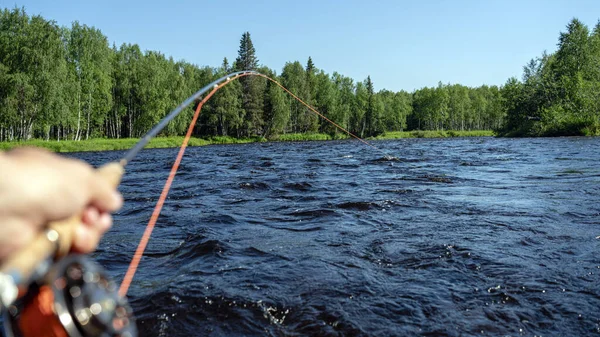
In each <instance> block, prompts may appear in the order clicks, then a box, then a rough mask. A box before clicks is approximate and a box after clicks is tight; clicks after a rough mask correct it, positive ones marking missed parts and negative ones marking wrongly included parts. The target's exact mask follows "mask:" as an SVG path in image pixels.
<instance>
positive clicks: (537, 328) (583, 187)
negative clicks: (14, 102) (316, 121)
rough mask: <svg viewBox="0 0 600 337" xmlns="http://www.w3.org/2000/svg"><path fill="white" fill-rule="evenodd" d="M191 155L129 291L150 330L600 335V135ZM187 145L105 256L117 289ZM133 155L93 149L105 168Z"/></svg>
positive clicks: (130, 195)
mask: <svg viewBox="0 0 600 337" xmlns="http://www.w3.org/2000/svg"><path fill="white" fill-rule="evenodd" d="M373 144H374V145H375V146H377V147H378V148H380V149H382V150H383V151H385V152H387V153H389V154H391V155H393V156H396V157H397V158H398V159H399V160H386V158H384V155H383V154H382V153H380V152H378V151H375V150H373V149H371V148H369V147H367V146H365V145H362V144H360V143H359V142H356V141H329V142H300V143H255V144H246V145H223V146H206V147H195V148H188V150H187V152H186V155H185V157H184V159H183V162H182V165H181V168H180V171H179V173H178V174H177V176H176V178H175V181H174V184H173V187H172V191H171V193H170V196H169V198H168V199H167V202H166V203H165V207H164V209H163V212H162V214H161V216H160V219H159V220H158V223H157V226H156V228H155V230H154V233H153V235H152V238H151V240H150V243H149V245H148V248H147V250H146V254H145V256H144V258H143V259H142V261H141V264H140V267H139V270H138V273H137V274H136V276H135V278H134V281H133V284H132V287H131V289H130V291H129V298H130V301H131V303H132V306H133V309H134V312H135V313H136V315H137V318H138V326H139V329H140V334H141V335H142V336H205V335H206V336H482V335H484V336H486V335H493V336H504V335H510V336H585V335H598V334H600V310H599V308H600V151H599V149H600V138H553V139H547V138H539V139H496V138H449V139H403V140H393V141H375V142H373ZM176 153H177V149H161V150H145V151H143V152H142V153H141V154H140V155H139V156H138V157H137V158H136V159H135V160H134V161H133V162H132V163H131V164H130V165H129V166H128V167H127V173H126V175H125V177H124V179H123V183H122V185H121V187H120V190H121V192H122V193H123V195H124V198H125V206H124V208H123V209H122V210H121V211H120V212H118V213H117V214H116V215H115V225H114V227H113V229H111V231H110V232H109V233H108V234H107V235H106V236H105V237H104V239H103V240H102V242H101V245H100V247H99V249H98V251H97V253H95V254H94V257H95V259H96V260H97V261H98V262H100V263H101V264H102V265H103V266H105V268H106V269H108V271H109V273H110V274H111V275H112V276H113V277H114V278H115V279H116V280H118V281H119V282H120V280H122V278H123V275H124V273H125V270H126V268H127V266H128V264H129V261H130V259H131V256H132V255H133V252H134V250H135V248H136V246H137V242H138V241H139V239H140V237H141V234H142V232H143V230H144V227H145V225H146V223H147V221H148V219H149V217H150V214H151V212H152V209H153V207H154V204H155V202H156V200H157V198H158V195H159V194H160V191H161V189H162V185H163V183H164V181H165V180H166V177H167V175H168V171H169V169H170V166H171V164H172V163H173V161H174V158H175V156H176ZM121 155H122V152H100V153H78V154H74V156H76V157H78V158H81V159H84V160H86V161H88V162H90V163H92V164H95V165H100V164H102V163H105V162H107V161H109V160H116V159H118V158H119V157H120V156H121Z"/></svg>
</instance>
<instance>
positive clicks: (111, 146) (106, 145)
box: [0, 131, 493, 152]
mask: <svg viewBox="0 0 600 337" xmlns="http://www.w3.org/2000/svg"><path fill="white" fill-rule="evenodd" d="M485 136H493V133H492V131H402V132H388V133H386V134H385V135H382V136H379V137H377V138H375V139H397V138H442V137H485ZM331 139H332V137H331V136H330V135H327V134H322V133H310V134H298V133H291V134H285V135H279V136H278V137H276V138H274V139H273V140H274V141H282V142H294V141H295V142H298V141H315V140H331ZM137 141H138V139H137V138H125V139H89V140H84V141H72V140H64V141H55V140H50V141H44V140H39V139H34V140H29V141H25V142H0V150H9V149H12V148H14V147H18V146H36V147H43V148H46V149H49V150H51V151H54V152H83V151H111V150H128V149H130V148H131V147H132V146H133V145H135V143H137ZM264 141H267V140H266V139H265V138H261V137H254V138H232V137H210V138H207V139H203V138H192V139H190V142H189V146H204V145H211V144H244V143H254V142H264ZM182 142H183V137H157V138H154V139H152V140H151V141H150V144H148V146H147V148H150V149H159V148H170V147H179V146H181V143H182Z"/></svg>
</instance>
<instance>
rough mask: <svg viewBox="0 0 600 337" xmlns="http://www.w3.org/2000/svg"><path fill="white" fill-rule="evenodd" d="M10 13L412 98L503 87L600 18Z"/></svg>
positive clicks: (110, 9)
mask: <svg viewBox="0 0 600 337" xmlns="http://www.w3.org/2000/svg"><path fill="white" fill-rule="evenodd" d="M15 6H17V7H25V10H26V12H27V13H28V14H29V15H41V16H43V17H44V18H46V19H49V20H54V21H56V22H57V23H58V24H59V25H61V26H70V25H71V23H72V22H73V21H79V22H80V23H82V24H86V25H88V26H94V27H96V28H98V29H100V30H101V31H102V32H103V33H104V35H106V36H107V37H108V40H109V41H110V43H111V45H112V43H115V44H116V45H117V46H119V45H121V44H122V43H137V44H138V45H139V46H140V47H141V49H142V50H156V51H160V52H162V53H164V54H166V55H167V56H172V57H173V58H174V59H176V60H182V59H183V60H186V61H188V62H191V63H194V64H197V65H199V66H211V67H217V66H219V65H220V64H221V63H222V60H223V57H227V58H228V59H229V60H230V62H233V60H235V58H236V56H237V50H238V48H239V40H240V38H241V36H242V34H243V33H244V32H246V31H248V32H250V35H251V38H252V41H253V43H254V46H255V48H256V54H257V57H258V59H259V62H260V63H261V64H263V65H266V66H268V67H269V68H271V69H274V70H275V71H276V72H277V73H278V74H279V73H281V70H282V68H283V66H284V65H285V63H286V62H293V61H300V62H301V63H302V64H304V65H305V64H306V61H307V59H308V57H309V56H311V57H312V59H313V61H314V63H315V66H316V67H317V68H319V69H322V70H324V71H325V72H327V73H329V74H332V73H333V72H338V73H340V74H342V75H345V76H349V77H351V78H353V79H354V80H356V81H362V80H364V79H365V78H366V77H367V76H369V75H370V76H371V79H372V80H373V83H374V85H375V89H376V90H380V89H388V90H392V91H400V90H406V91H409V92H412V91H413V90H415V89H419V88H422V87H425V86H429V87H431V86H436V85H437V84H438V82H440V81H441V82H442V83H460V84H463V85H467V86H471V87H473V86H480V85H482V84H487V85H502V84H504V83H505V82H506V80H507V79H508V78H510V77H512V76H515V77H517V78H520V77H521V75H522V70H523V66H524V65H525V64H526V63H527V62H528V61H529V60H530V59H532V58H535V57H538V56H540V55H541V54H542V52H543V51H544V50H545V51H547V52H554V51H555V50H556V48H557V42H558V36H559V33H560V32H564V31H565V29H566V25H567V24H568V23H569V21H570V20H571V19H572V18H578V19H579V20H581V21H582V22H583V23H584V24H586V25H587V26H588V27H589V28H590V29H592V28H593V27H594V26H595V25H596V23H597V22H598V19H599V18H600V1H599V0H589V1H588V0H581V1H577V0H571V1H568V0H567V1H562V0H530V1H528V0H498V1H497V0H473V1H467V0H465V1H459V0H448V1H443V0H419V1H401V0H367V1H357V0H345V1H343V0H305V1H288V0H263V1H260V0H258V1H251V0H245V1H243V0H242V1H238V0H217V1H214V0H213V1H207V0H204V1H203V0H190V1H188V0H169V1H167V0H163V1H154V0H143V1H140V0H132V1H128V0H120V1H115V0H102V1H88V0H77V1H67V0H0V8H7V7H8V8H14V7H15Z"/></svg>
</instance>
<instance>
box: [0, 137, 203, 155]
mask: <svg viewBox="0 0 600 337" xmlns="http://www.w3.org/2000/svg"><path fill="white" fill-rule="evenodd" d="M138 140H139V139H136V138H125V139H89V140H84V141H73V140H64V141H56V140H51V141H44V140H39V139H34V140H28V141H24V142H0V149H1V150H9V149H12V148H15V147H19V146H35V147H43V148H46V149H49V150H51V151H54V152H83V151H111V150H129V149H130V148H131V147H133V145H135V143H137V141H138ZM182 142H183V137H158V138H154V139H152V140H151V141H150V143H149V144H148V146H147V148H155V149H156V148H169V147H178V146H181V143H182ZM209 144H213V143H212V142H210V141H208V140H205V139H200V138H192V139H190V142H189V146H203V145H209Z"/></svg>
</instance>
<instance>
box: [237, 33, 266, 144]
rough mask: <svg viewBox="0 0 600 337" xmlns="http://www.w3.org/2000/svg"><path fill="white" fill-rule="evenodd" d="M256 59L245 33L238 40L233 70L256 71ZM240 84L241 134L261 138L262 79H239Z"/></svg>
mask: <svg viewBox="0 0 600 337" xmlns="http://www.w3.org/2000/svg"><path fill="white" fill-rule="evenodd" d="M257 67H258V58H257V57H256V50H255V49H254V45H253V44H252V39H251V38H250V33H249V32H245V33H244V34H243V35H242V38H241V39H240V48H239V50H238V57H237V59H236V60H235V70H236V71H242V70H256V68H257ZM240 82H241V84H242V100H241V101H242V109H243V111H244V127H243V133H244V134H245V135H246V136H254V135H258V136H261V135H262V134H263V124H264V121H263V114H264V112H263V98H262V94H263V92H264V90H263V89H264V87H265V85H266V83H265V81H264V79H262V78H257V77H255V76H245V77H242V78H240Z"/></svg>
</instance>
